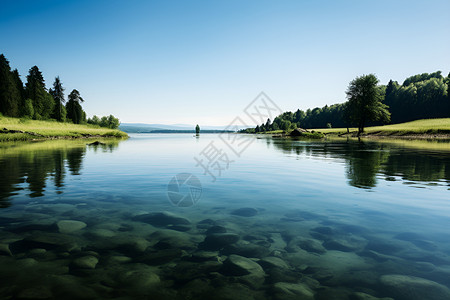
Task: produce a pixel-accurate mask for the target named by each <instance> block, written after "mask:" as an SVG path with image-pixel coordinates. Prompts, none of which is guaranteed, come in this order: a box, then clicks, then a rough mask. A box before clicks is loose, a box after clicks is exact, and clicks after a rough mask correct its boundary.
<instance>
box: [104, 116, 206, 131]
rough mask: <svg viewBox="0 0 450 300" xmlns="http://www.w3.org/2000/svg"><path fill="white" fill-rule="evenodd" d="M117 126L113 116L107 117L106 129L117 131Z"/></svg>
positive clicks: (117, 123)
mask: <svg viewBox="0 0 450 300" xmlns="http://www.w3.org/2000/svg"><path fill="white" fill-rule="evenodd" d="M119 125H120V122H119V119H118V118H116V117H114V116H113V115H109V117H108V127H109V128H111V129H117V128H119ZM197 126H198V125H197ZM199 129H200V128H199ZM199 131H200V130H199Z"/></svg>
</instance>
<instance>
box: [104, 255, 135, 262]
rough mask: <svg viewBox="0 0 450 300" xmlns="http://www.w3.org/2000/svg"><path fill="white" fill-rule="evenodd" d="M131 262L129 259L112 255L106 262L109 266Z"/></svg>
mask: <svg viewBox="0 0 450 300" xmlns="http://www.w3.org/2000/svg"><path fill="white" fill-rule="evenodd" d="M131 261H132V259H131V257H128V256H123V255H114V256H111V257H110V258H109V259H108V262H109V263H110V264H126V263H129V262H131Z"/></svg>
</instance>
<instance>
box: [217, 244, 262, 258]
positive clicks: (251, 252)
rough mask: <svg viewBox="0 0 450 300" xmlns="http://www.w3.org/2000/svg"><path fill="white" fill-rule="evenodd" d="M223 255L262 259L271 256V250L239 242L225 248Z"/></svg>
mask: <svg viewBox="0 0 450 300" xmlns="http://www.w3.org/2000/svg"><path fill="white" fill-rule="evenodd" d="M222 253H223V254H225V255H229V254H237V255H241V256H245V257H257V258H260V257H264V256H267V255H269V253H270V249H269V248H267V247H264V246H260V245H256V244H252V243H248V242H246V243H244V242H237V243H235V244H232V245H228V246H226V247H224V248H223V251H222Z"/></svg>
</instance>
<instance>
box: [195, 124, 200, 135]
mask: <svg viewBox="0 0 450 300" xmlns="http://www.w3.org/2000/svg"><path fill="white" fill-rule="evenodd" d="M199 133H200V126H198V124H197V126H195V134H199Z"/></svg>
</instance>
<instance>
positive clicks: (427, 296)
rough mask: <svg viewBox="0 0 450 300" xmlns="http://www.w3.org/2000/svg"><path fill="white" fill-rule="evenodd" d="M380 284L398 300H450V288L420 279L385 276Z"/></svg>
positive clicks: (404, 276)
mask: <svg viewBox="0 0 450 300" xmlns="http://www.w3.org/2000/svg"><path fill="white" fill-rule="evenodd" d="M380 283H381V285H382V286H383V287H384V288H385V290H386V291H387V292H389V294H391V295H392V296H393V297H394V298H395V299H396V300H435V299H450V289H449V288H447V287H446V286H444V285H442V284H439V283H437V282H434V281H431V280H428V279H424V278H420V277H413V276H406V275H383V276H381V277H380Z"/></svg>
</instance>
